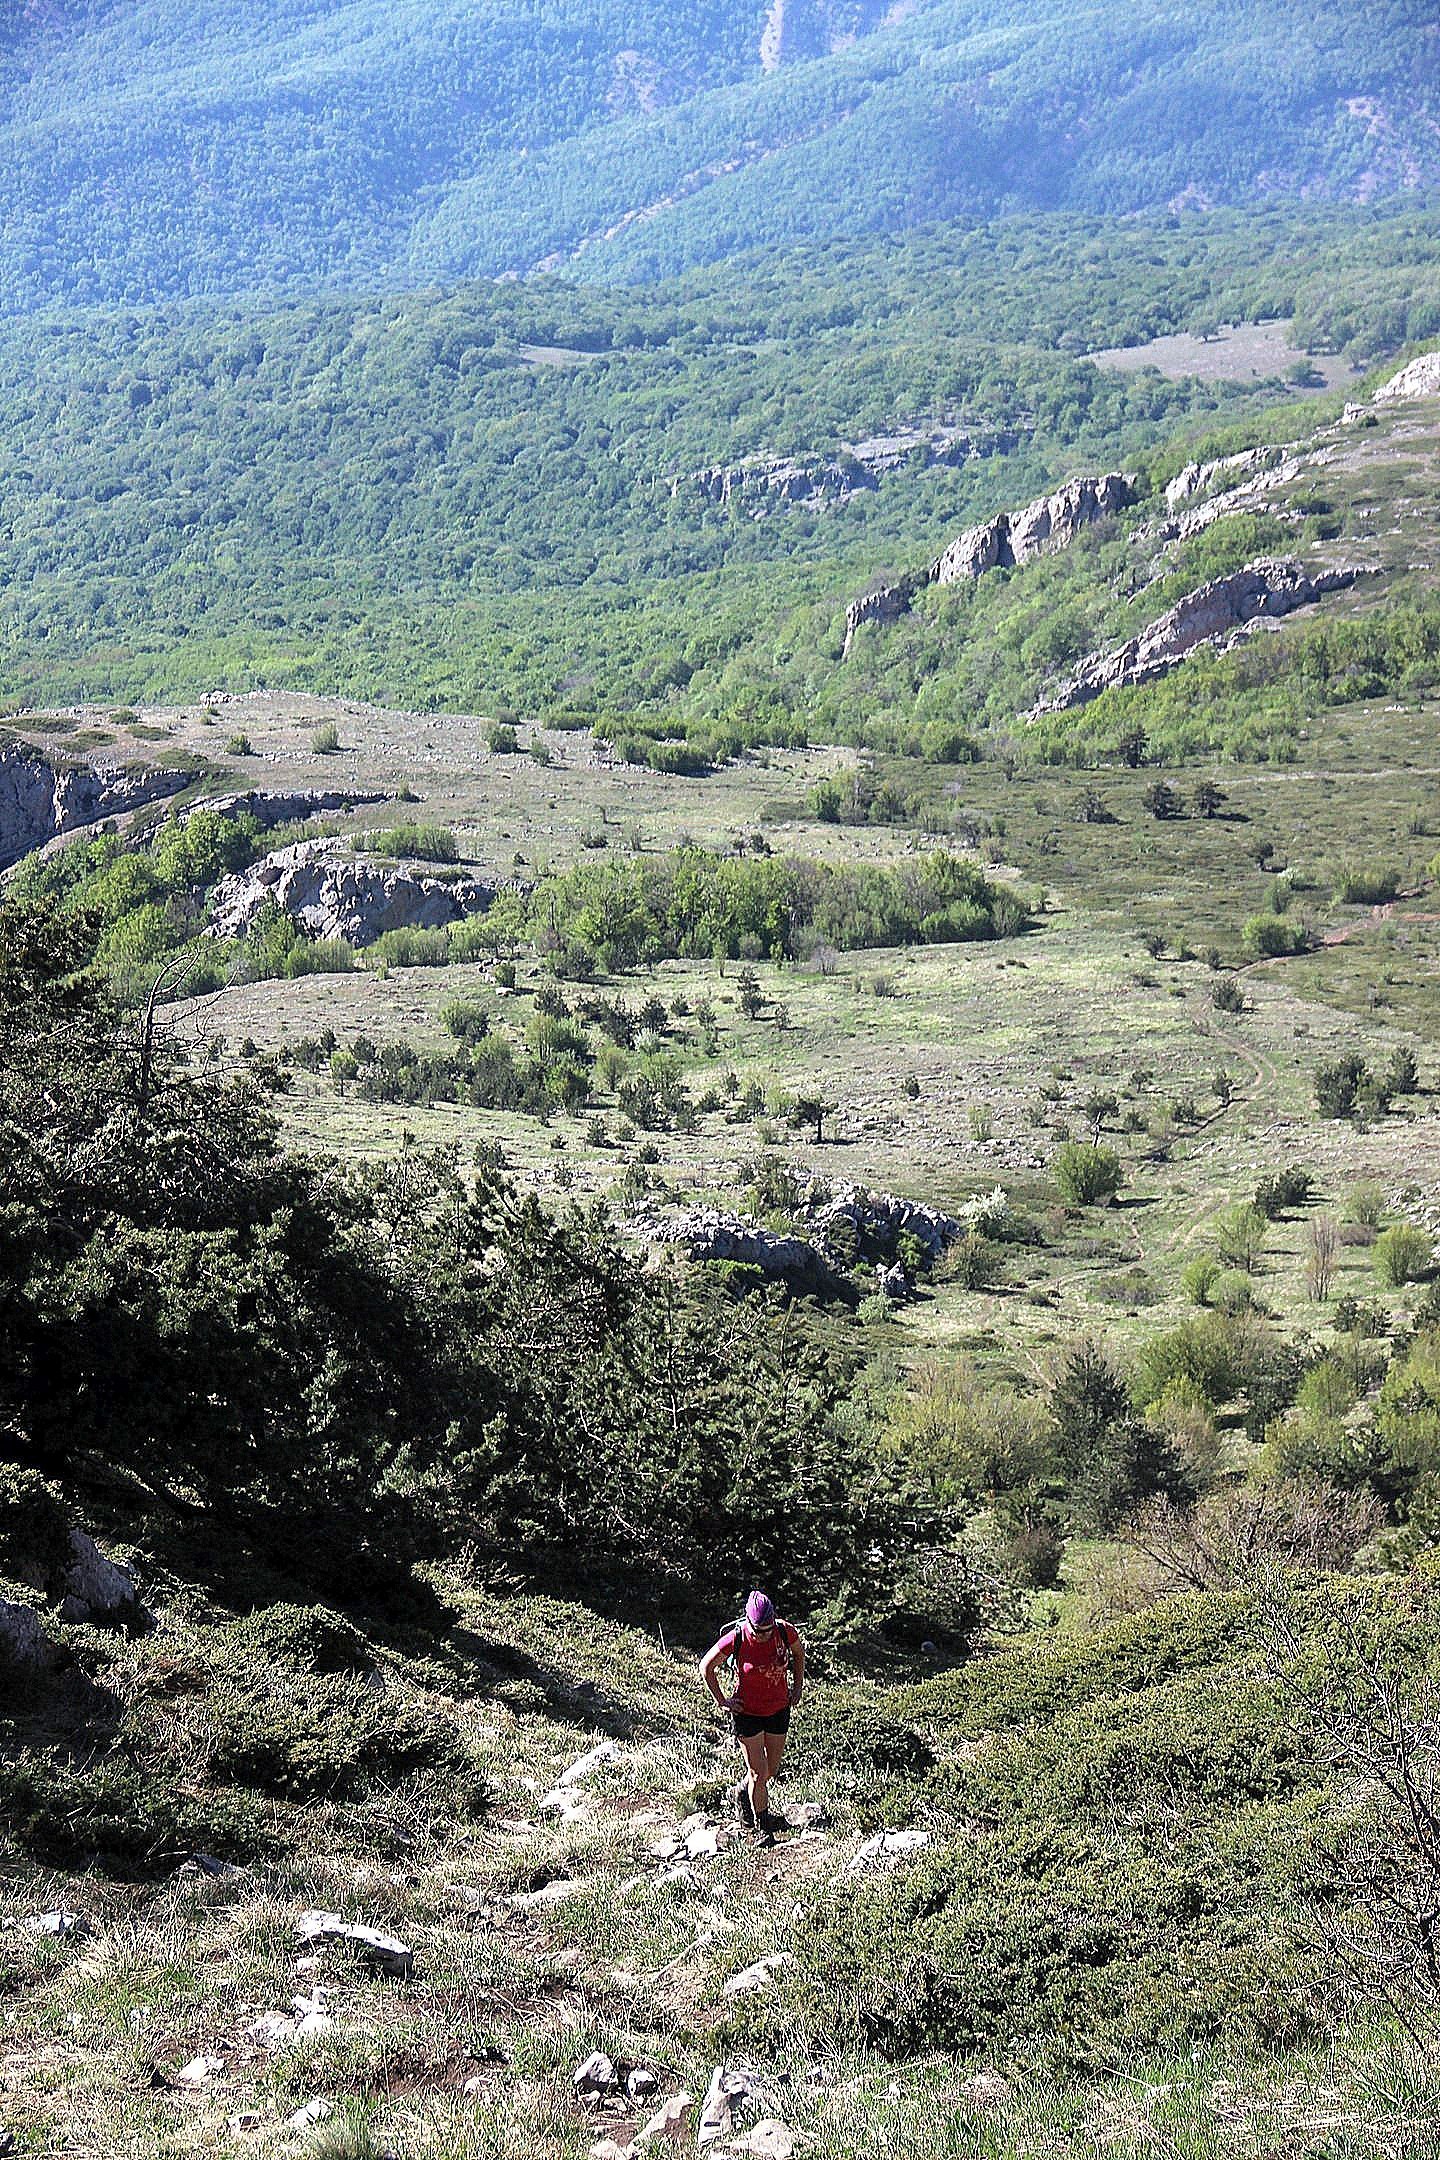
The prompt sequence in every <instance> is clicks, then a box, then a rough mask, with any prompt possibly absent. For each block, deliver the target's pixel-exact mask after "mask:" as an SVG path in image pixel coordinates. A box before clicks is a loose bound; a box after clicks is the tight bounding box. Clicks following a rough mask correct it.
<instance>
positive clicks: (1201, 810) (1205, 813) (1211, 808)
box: [1190, 780, 1227, 818]
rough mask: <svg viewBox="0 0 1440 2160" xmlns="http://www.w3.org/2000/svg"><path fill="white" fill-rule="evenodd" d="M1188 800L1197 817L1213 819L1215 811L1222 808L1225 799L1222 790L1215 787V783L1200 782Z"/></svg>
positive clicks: (1210, 781) (1209, 781)
mask: <svg viewBox="0 0 1440 2160" xmlns="http://www.w3.org/2000/svg"><path fill="white" fill-rule="evenodd" d="M1190 799H1191V801H1192V802H1193V803H1194V805H1195V813H1196V816H1197V817H1203V818H1213V817H1214V815H1215V813H1216V811H1217V810H1220V809H1222V808H1223V807H1224V805H1225V802H1226V800H1227V797H1226V794H1225V790H1224V788H1222V787H1219V786H1217V785H1216V783H1215V781H1213V780H1202V781H1201V782H1200V783H1199V785H1198V786H1197V788H1196V790H1195V793H1194V794H1193V795H1192V796H1191V798H1190Z"/></svg>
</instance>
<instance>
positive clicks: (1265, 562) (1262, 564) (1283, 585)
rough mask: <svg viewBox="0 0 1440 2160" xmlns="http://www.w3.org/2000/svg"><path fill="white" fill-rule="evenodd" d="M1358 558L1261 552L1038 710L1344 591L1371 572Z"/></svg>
mask: <svg viewBox="0 0 1440 2160" xmlns="http://www.w3.org/2000/svg"><path fill="white" fill-rule="evenodd" d="M1368 574H1369V573H1367V572H1366V571H1365V570H1363V569H1361V568H1360V567H1359V566H1358V565H1356V564H1354V563H1348V564H1345V565H1343V566H1341V567H1340V568H1338V569H1335V570H1317V571H1314V572H1311V571H1307V570H1306V569H1305V568H1304V567H1303V565H1302V564H1301V563H1299V562H1298V561H1297V560H1296V559H1295V557H1294V556H1293V555H1279V556H1262V557H1260V558H1259V559H1258V560H1257V561H1255V562H1252V563H1247V564H1246V565H1245V567H1244V569H1243V570H1233V571H1231V572H1230V574H1229V576H1227V577H1220V578H1212V579H1211V580H1210V582H1209V583H1208V584H1206V585H1201V586H1198V587H1197V588H1196V590H1195V591H1194V592H1191V593H1186V595H1185V597H1184V598H1183V599H1182V600H1177V601H1176V603H1175V605H1174V607H1173V608H1170V609H1168V610H1167V612H1166V613H1165V614H1163V615H1161V616H1159V617H1158V618H1157V620H1156V621H1154V622H1153V623H1150V624H1148V625H1147V627H1146V628H1145V629H1144V630H1142V631H1140V632H1139V633H1138V635H1137V636H1135V637H1133V638H1131V639H1130V640H1129V642H1128V644H1125V645H1122V646H1120V647H1119V649H1118V650H1117V651H1115V652H1109V653H1092V654H1091V655H1090V657H1089V658H1088V659H1087V660H1083V661H1082V662H1081V664H1080V666H1079V667H1078V668H1077V669H1076V671H1075V673H1074V674H1073V675H1072V676H1071V677H1070V680H1069V681H1068V682H1067V683H1065V684H1064V685H1063V686H1062V687H1061V689H1059V690H1058V691H1057V692H1056V694H1055V695H1054V697H1051V698H1046V699H1045V700H1043V701H1042V703H1041V704H1039V705H1037V706H1036V708H1035V710H1036V712H1037V713H1053V712H1068V711H1069V710H1070V709H1071V708H1072V707H1074V706H1076V705H1088V704H1089V703H1090V702H1091V700H1092V699H1093V698H1097V697H1099V696H1100V695H1101V694H1102V692H1104V691H1106V690H1112V689H1118V688H1121V687H1123V686H1125V685H1126V684H1129V683H1142V682H1152V681H1153V680H1154V679H1155V678H1156V676H1159V675H1164V674H1167V673H1168V672H1169V670H1170V669H1171V668H1173V667H1175V666H1177V665H1178V664H1179V662H1180V661H1182V660H1183V659H1185V658H1186V656H1187V655H1188V654H1190V653H1193V652H1195V651H1197V650H1198V649H1199V647H1201V646H1202V645H1212V646H1213V645H1220V644H1223V643H1225V642H1226V641H1227V640H1228V639H1229V638H1230V637H1231V636H1233V635H1234V634H1235V633H1236V632H1237V631H1241V630H1243V629H1245V627H1246V626H1247V625H1248V624H1250V623H1253V622H1257V621H1259V620H1260V619H1261V618H1262V617H1265V616H1270V617H1280V616H1283V615H1290V614H1293V613H1294V611H1295V610H1296V609H1297V608H1303V607H1309V606H1311V605H1312V603H1313V602H1314V601H1316V600H1318V599H1320V598H1321V597H1322V596H1323V595H1324V594H1325V593H1331V592H1340V591H1343V590H1344V589H1345V588H1346V587H1347V586H1350V585H1353V584H1354V583H1355V581H1356V579H1357V578H1361V577H1364V576H1366V575H1368Z"/></svg>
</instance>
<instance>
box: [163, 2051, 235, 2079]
mask: <svg viewBox="0 0 1440 2160" xmlns="http://www.w3.org/2000/svg"><path fill="white" fill-rule="evenodd" d="M224 2068H225V2063H224V2059H223V2057H221V2056H219V2055H197V2056H196V2057H195V2060H194V2061H193V2062H188V2063H186V2065H185V2067H184V2069H183V2070H177V2071H176V2072H175V2075H174V2077H173V2079H172V2080H171V2083H172V2084H175V2085H193V2086H200V2085H208V2084H209V2082H210V2080H211V2078H212V2077H218V2076H219V2075H220V2073H221V2071H222V2070H223V2069H224Z"/></svg>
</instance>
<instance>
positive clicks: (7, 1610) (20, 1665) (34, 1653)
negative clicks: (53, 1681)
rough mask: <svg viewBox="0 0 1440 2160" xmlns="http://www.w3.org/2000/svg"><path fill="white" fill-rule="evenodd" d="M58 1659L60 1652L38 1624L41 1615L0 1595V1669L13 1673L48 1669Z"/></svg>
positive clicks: (57, 1661)
mask: <svg viewBox="0 0 1440 2160" xmlns="http://www.w3.org/2000/svg"><path fill="white" fill-rule="evenodd" d="M59 1661H60V1652H59V1649H58V1648H57V1646H56V1645H55V1644H54V1643H52V1642H51V1640H50V1638H49V1636H48V1635H47V1634H46V1633H45V1630H44V1628H43V1627H42V1626H41V1624H40V1615H39V1614H38V1613H37V1612H34V1611H32V1610H31V1608H30V1606H28V1605H13V1604H11V1603H10V1601H9V1600H8V1599H6V1598H0V1668H3V1667H5V1666H9V1667H10V1669H11V1670H12V1671H14V1672H21V1673H26V1672H28V1673H42V1672H49V1671H50V1670H51V1669H52V1668H53V1667H54V1666H55V1665H57V1664H58V1663H59Z"/></svg>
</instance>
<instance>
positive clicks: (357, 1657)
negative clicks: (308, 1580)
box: [226, 1605, 373, 1674]
mask: <svg viewBox="0 0 1440 2160" xmlns="http://www.w3.org/2000/svg"><path fill="white" fill-rule="evenodd" d="M226 1655H227V1656H231V1655H233V1656H234V1658H235V1659H236V1661H237V1662H238V1663H239V1664H240V1665H242V1666H245V1667H249V1668H253V1669H257V1670H259V1671H262V1672H263V1671H264V1670H265V1668H266V1667H267V1666H271V1665H278V1666H284V1667H285V1668H287V1669H288V1670H289V1671H291V1672H297V1673H320V1674H326V1673H365V1672H369V1671H370V1670H371V1669H372V1662H373V1661H372V1659H371V1658H370V1655H369V1653H368V1651H367V1650H366V1648H365V1645H364V1643H363V1641H362V1640H361V1637H360V1635H359V1634H358V1632H357V1631H356V1629H355V1628H354V1627H353V1626H352V1625H351V1623H350V1622H349V1621H348V1620H345V1619H343V1618H342V1617H341V1615H340V1614H338V1613H333V1612H329V1611H327V1610H326V1609H325V1607H324V1606H320V1605H265V1606H261V1607H260V1608H259V1609H258V1610H257V1611H255V1612H253V1613H247V1614H246V1615H245V1616H244V1618H242V1619H239V1620H235V1621H233V1622H232V1623H231V1625H230V1627H229V1629H228V1630H227V1641H226Z"/></svg>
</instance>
